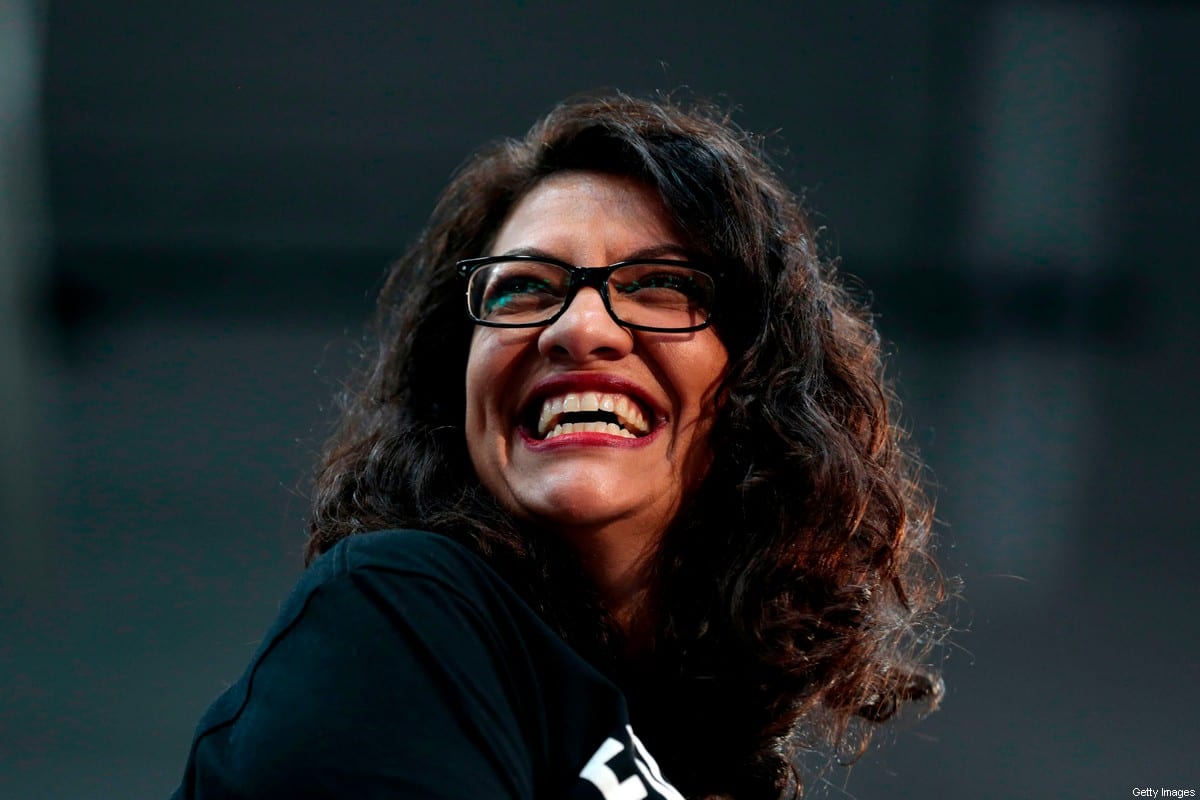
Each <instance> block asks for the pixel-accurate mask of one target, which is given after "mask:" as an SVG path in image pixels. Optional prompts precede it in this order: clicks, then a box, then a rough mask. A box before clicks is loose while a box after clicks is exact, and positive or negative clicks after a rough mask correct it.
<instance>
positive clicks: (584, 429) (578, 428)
mask: <svg viewBox="0 0 1200 800" xmlns="http://www.w3.org/2000/svg"><path fill="white" fill-rule="evenodd" d="M564 433H607V434H608V435H610V436H620V437H622V438H624V439H635V438H637V437H635V436H634V435H633V434H632V433H630V432H629V431H627V430H625V429H624V428H622V427H621V426H620V425H617V424H615V423H612V422H563V423H560V424H558V425H555V426H554V430H552V431H550V432H549V433H548V434H546V439H553V438H554V437H555V436H562V435H563V434H564Z"/></svg>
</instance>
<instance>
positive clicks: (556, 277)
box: [467, 260, 714, 329]
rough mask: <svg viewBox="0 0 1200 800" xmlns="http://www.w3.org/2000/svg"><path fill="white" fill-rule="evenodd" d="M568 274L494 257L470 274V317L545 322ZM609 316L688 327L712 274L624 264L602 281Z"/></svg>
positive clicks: (696, 320) (699, 317) (709, 292)
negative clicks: (609, 309)
mask: <svg viewBox="0 0 1200 800" xmlns="http://www.w3.org/2000/svg"><path fill="white" fill-rule="evenodd" d="M570 284H571V273H570V272H568V271H567V270H565V269H563V268H562V267H560V266H558V265H556V264H547V263H543V262H541V261H525V260H522V261H500V262H497V263H493V264H488V265H487V266H484V267H481V268H480V269H478V270H476V271H475V272H474V273H472V275H471V280H470V283H469V285H468V289H467V296H468V298H469V302H470V305H471V314H472V316H474V317H475V318H476V319H479V320H483V321H484V322H489V323H492V324H497V325H531V324H536V323H539V322H546V321H549V320H550V319H551V318H552V317H554V315H555V314H557V313H558V312H559V310H560V309H561V308H562V307H563V302H564V301H565V300H566V298H567V295H568V293H569V290H570ZM606 290H607V294H608V301H609V305H610V307H611V309H612V311H613V314H614V316H616V318H617V319H618V320H620V321H622V322H626V323H629V324H631V325H644V326H646V327H651V328H665V329H674V328H691V327H695V326H697V325H703V324H704V323H705V322H706V321H707V320H708V317H709V314H710V312H711V310H712V302H713V296H714V287H713V281H712V278H711V277H710V276H709V275H708V274H706V273H704V272H701V271H699V270H696V269H692V268H690V267H687V266H684V265H671V264H626V265H625V266H622V267H618V268H617V269H615V270H613V271H612V274H611V275H610V276H609V279H608V285H607V286H606Z"/></svg>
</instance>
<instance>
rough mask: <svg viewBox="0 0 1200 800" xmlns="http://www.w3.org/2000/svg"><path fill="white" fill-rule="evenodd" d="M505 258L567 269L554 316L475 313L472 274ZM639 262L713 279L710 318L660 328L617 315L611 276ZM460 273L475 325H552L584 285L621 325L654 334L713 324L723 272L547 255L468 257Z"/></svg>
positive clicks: (675, 263)
mask: <svg viewBox="0 0 1200 800" xmlns="http://www.w3.org/2000/svg"><path fill="white" fill-rule="evenodd" d="M503 261H532V262H537V263H540V264H552V265H554V266H556V267H559V268H561V269H563V270H566V272H567V274H568V275H569V276H570V277H569V279H568V282H567V293H566V296H564V297H563V301H562V307H561V308H560V309H558V311H556V312H554V315H553V316H551V317H550V318H549V319H545V320H542V321H540V322H492V321H489V320H486V319H480V318H479V317H477V316H475V313H474V312H473V311H472V310H471V288H470V277H471V276H472V275H473V274H475V272H476V271H477V270H479V269H480V268H482V267H486V266H488V265H489V264H499V263H501V262H503ZM638 264H650V265H655V264H660V265H662V266H667V267H686V268H688V269H690V270H693V271H695V272H699V273H701V274H703V275H707V276H708V277H709V278H711V279H712V282H713V302H712V307H711V308H710V309H709V310H708V317H707V318H706V319H705V320H704V322H702V323H700V324H699V325H689V326H688V327H686V328H660V327H656V326H652V325H638V324H637V323H634V322H626V321H625V320H623V319H621V318H620V317H618V316H617V312H616V311H614V310H613V307H612V300H610V299H609V296H608V279H609V277H610V276H612V274H613V272H615V271H616V270H618V269H621V268H622V267H631V266H634V265H638ZM457 268H458V274H459V276H460V277H462V278H464V279H466V280H467V314H469V315H470V317H471V319H472V321H474V322H475V324H476V325H484V326H486V327H489V328H541V327H544V326H546V325H553V324H554V323H555V322H557V321H558V318H559V317H561V316H562V315H563V314H565V313H566V311H567V309H568V308H570V306H571V302H572V301H574V299H575V295H577V294H578V293H579V290H580V289H583V288H584V287H589V286H590V287H591V288H593V289H595V290H596V291H597V292H599V293H600V297H601V299H602V300H604V308H605V309H606V310H607V311H608V315H609V316H610V317H612V318H613V321H614V322H616V323H617V324H618V325H620V326H622V327H625V328H631V329H633V330H638V331H652V332H654V333H690V332H692V331H700V330H704V329H705V328H707V327H708V326H709V325H711V324H712V321H713V318H714V317H715V316H716V313H717V312H716V305H717V294H716V287H717V283H718V281H719V279H720V274H719V273H716V274H714V273H713V272H710V271H709V270H706V269H700V268H699V267H697V266H696V265H695V264H694V263H693V262H691V261H679V260H676V259H670V258H635V259H632V260H630V261H618V262H617V263H615V264H609V265H608V266H606V267H577V266H575V265H574V264H568V263H567V262H565V261H559V260H558V259H557V258H548V257H545V256H525V255H521V256H484V257H482V258H466V259H463V260H462V261H459V262H458V263H457Z"/></svg>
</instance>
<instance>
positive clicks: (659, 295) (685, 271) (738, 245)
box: [179, 95, 940, 798]
mask: <svg viewBox="0 0 1200 800" xmlns="http://www.w3.org/2000/svg"><path fill="white" fill-rule="evenodd" d="M464 296H465V298H466V301H465V302H464ZM376 340H377V345H376V347H377V349H376V350H374V351H373V352H370V353H368V355H367V358H366V361H367V363H366V366H365V368H364V370H363V373H362V376H361V380H360V381H359V383H358V386H357V388H356V389H355V390H354V391H353V392H351V393H349V394H348V395H347V405H346V409H345V413H344V417H343V420H342V424H341V427H340V429H339V431H338V432H337V434H336V435H335V436H334V437H333V439H332V440H331V442H330V444H329V446H328V448H327V450H326V452H325V455H324V459H323V462H322V465H321V468H320V471H319V474H318V477H317V484H316V493H315V503H314V514H313V518H312V523H311V538H310V541H309V546H308V555H309V558H310V560H312V559H315V562H314V563H313V565H312V567H311V568H310V570H309V572H308V573H306V575H305V577H304V578H303V579H302V581H301V583H300V586H298V587H297V590H296V592H295V593H294V594H293V597H292V599H291V600H290V601H289V604H288V605H287V607H285V609H284V611H283V613H282V614H281V616H280V619H279V621H278V622H277V623H276V627H275V629H274V630H273V631H272V632H271V634H270V635H269V636H268V637H267V639H266V640H264V643H263V646H262V647H261V648H260V651H259V654H258V655H256V657H255V661H254V662H253V663H252V664H251V667H250V669H249V670H248V671H247V674H246V676H244V677H243V679H242V681H240V682H239V683H238V684H237V685H235V686H234V687H233V688H232V689H231V690H230V691H229V692H227V693H226V695H224V696H223V697H222V698H221V699H219V700H218V702H217V703H216V704H215V705H214V707H213V708H212V709H210V711H209V713H208V714H207V715H206V717H205V720H204V721H203V722H202V723H201V726H200V729H199V731H198V732H197V740H196V743H195V745H194V747H193V751H192V756H191V758H190V760H189V764H188V771H187V774H186V775H185V779H184V785H183V786H182V787H181V790H180V793H179V796H184V797H192V796H196V797H220V796H242V795H245V796H254V797H268V796H281V797H282V796H305V795H308V796H331V797H332V796H342V795H344V796H354V797H373V796H380V797H383V796H404V795H411V796H445V797H457V796H467V795H470V796H493V795H496V796H520V797H526V796H538V797H558V796H573V797H574V796H578V797H584V796H592V797H595V796H601V797H605V798H616V797H643V796H652V797H659V796H662V797H674V796H678V793H677V792H682V793H683V794H684V795H687V796H689V797H690V796H697V797H701V796H732V797H737V798H755V797H764V798H766V797H778V796H781V795H786V794H792V793H796V792H798V791H799V789H800V786H801V780H800V777H799V775H798V773H797V771H796V766H795V765H796V763H797V758H798V757H799V755H800V754H801V753H803V752H808V751H811V750H825V751H828V750H829V749H830V748H833V749H835V750H839V751H842V752H844V751H845V750H846V748H847V746H848V743H850V742H857V743H858V744H857V746H858V747H864V746H865V742H866V739H865V735H867V734H868V733H869V731H868V730H867V728H865V727H863V725H862V724H860V723H861V722H863V721H865V722H866V723H871V722H878V721H881V720H884V719H886V718H888V717H890V716H891V715H892V714H894V713H895V712H896V711H897V709H898V707H899V705H900V704H901V703H902V702H903V701H907V700H914V699H918V698H926V699H929V700H932V701H935V702H936V699H937V697H938V695H939V693H940V682H939V681H938V679H937V678H936V676H934V675H932V674H930V673H928V672H927V671H926V670H925V669H924V668H922V667H921V666H920V665H919V657H920V656H921V655H922V654H923V649H922V641H921V639H920V637H918V636H917V635H915V633H916V631H917V630H918V626H925V625H926V623H927V619H926V616H927V615H928V613H929V611H930V609H931V607H932V605H933V604H934V603H935V602H936V601H937V600H938V599H939V597H938V596H939V593H940V583H939V582H938V580H937V578H936V572H935V571H934V570H933V567H932V562H931V560H930V559H929V556H928V553H927V547H928V535H929V524H928V523H929V518H930V517H929V509H928V507H927V505H926V503H925V501H924V500H923V498H922V495H921V494H920V491H919V487H918V486H917V484H916V482H915V479H914V475H915V472H914V467H913V464H912V462H911V461H910V460H909V459H908V458H907V457H906V456H905V454H904V452H903V451H902V449H901V442H900V440H901V436H900V432H899V430H898V429H897V427H896V426H895V425H894V423H893V421H892V414H893V413H894V412H893V410H892V409H891V395H890V393H889V391H888V389H887V385H886V383H885V381H884V378H883V374H882V366H881V354H880V348H879V341H878V337H877V335H876V332H875V330H874V329H873V327H872V325H871V322H870V319H869V317H868V316H867V315H866V313H865V311H863V310H862V309H860V308H858V307H857V306H856V305H855V304H854V303H853V302H852V301H851V300H850V299H849V298H848V296H847V295H846V293H845V292H844V291H843V290H842V289H841V288H840V287H839V286H838V284H837V283H836V282H835V280H834V277H833V270H832V267H831V265H830V264H828V263H826V262H823V261H822V260H821V259H820V258H819V256H818V253H817V249H816V246H815V241H814V231H813V229H812V228H811V226H810V224H809V223H808V221H807V219H806V217H805V215H804V214H803V212H802V211H801V209H800V206H799V204H798V203H797V201H796V200H795V198H794V197H793V196H792V195H791V194H790V193H789V192H788V191H787V190H786V189H785V188H784V187H783V186H782V184H781V183H780V182H779V180H778V179H777V178H776V177H775V176H774V174H773V173H772V171H771V169H770V168H769V167H768V166H767V164H766V163H765V161H764V160H763V158H762V157H761V156H760V155H759V154H758V148H757V146H756V144H755V143H754V142H753V141H752V140H751V139H750V138H749V137H748V136H747V135H745V134H744V133H743V132H741V131H740V130H738V129H737V128H736V127H734V126H733V125H732V124H731V123H730V122H729V121H728V119H727V118H723V117H721V116H720V115H719V114H717V113H714V112H713V111H712V110H710V109H706V108H697V109H684V108H681V107H678V106H676V105H673V104H671V103H667V102H650V101H644V100H638V99H633V98H630V97H627V96H624V95H613V96H608V97H601V98H595V99H587V100H579V101H575V102H569V103H566V104H563V105H562V106H560V107H558V108H556V109H555V110H554V111H552V112H551V113H550V114H549V115H548V116H547V117H546V118H545V119H543V120H542V121H540V122H539V123H538V124H537V125H535V126H534V128H533V129H532V130H531V131H530V132H529V134H528V135H527V136H526V137H525V138H524V139H522V140H518V141H506V142H503V143H501V144H499V145H496V146H494V147H492V148H490V149H488V150H485V151H484V152H482V153H481V154H479V155H477V156H475V157H474V158H473V159H472V160H470V161H469V162H468V163H467V164H466V165H465V166H464V167H463V168H462V169H461V170H460V171H459V173H458V174H457V175H456V177H455V178H454V179H453V181H452V182H451V184H450V186H449V187H448V188H447V189H446V191H445V192H444V193H443V195H442V197H441V199H440V200H439V202H438V204H437V207H436V209H435V210H434V213H433V216H432V218H431V220H430V223H429V225H428V227H427V228H426V230H425V232H424V233H423V234H422V235H421V237H420V238H419V240H418V241H417V243H416V244H415V245H414V246H413V247H412V249H411V250H410V251H409V252H408V254H407V255H406V256H405V257H404V258H403V259H402V260H401V261H400V262H398V263H397V264H396V265H395V266H394V267H393V269H392V271H391V274H390V276H389V279H388V281H387V284H386V285H385V287H384V289H383V292H382V294H381V297H380V302H379V315H378V319H377V330H376ZM400 529H409V530H408V531H407V532H401V531H400ZM378 531H390V532H387V533H370V534H369V535H366V536H357V535H355V534H363V533H367V532H378ZM415 531H429V532H432V533H418V532H415ZM322 554H324V555H322ZM318 556H320V557H319V558H318ZM922 629H924V628H922ZM618 690H619V691H618ZM635 731H636V733H635ZM851 749H854V746H853V745H852V746H851ZM651 754H652V756H651ZM655 760H657V764H656V763H655ZM660 767H661V769H660Z"/></svg>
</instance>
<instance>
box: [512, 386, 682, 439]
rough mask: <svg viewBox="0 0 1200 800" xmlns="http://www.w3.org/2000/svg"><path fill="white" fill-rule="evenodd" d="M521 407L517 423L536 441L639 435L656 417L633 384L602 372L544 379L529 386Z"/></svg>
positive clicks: (659, 416)
mask: <svg viewBox="0 0 1200 800" xmlns="http://www.w3.org/2000/svg"><path fill="white" fill-rule="evenodd" d="M523 408H524V413H523V414H522V419H523V420H524V423H523V424H522V427H523V428H525V429H526V432H527V433H528V434H529V436H530V438H532V439H534V440H538V441H552V440H554V439H557V438H558V437H560V436H564V435H567V434H583V433H586V434H593V435H595V434H599V435H602V436H607V437H616V438H619V439H640V438H643V437H645V436H648V435H649V434H650V433H651V432H652V431H653V429H654V428H655V426H656V423H657V422H658V421H660V420H661V419H662V414H660V413H657V412H656V411H655V410H654V406H653V405H651V403H649V402H648V400H647V399H646V396H645V393H644V392H642V390H641V389H640V388H638V387H637V386H636V385H635V384H632V383H631V382H629V381H627V380H625V379H623V378H618V377H616V376H610V375H602V374H589V375H573V376H572V375H558V376H552V377H550V378H547V379H545V380H543V381H541V382H539V383H538V384H537V385H536V386H535V387H534V389H533V391H532V392H531V393H530V398H529V400H528V401H527V402H526V403H525V404H524V406H523ZM589 438H591V437H589Z"/></svg>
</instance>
